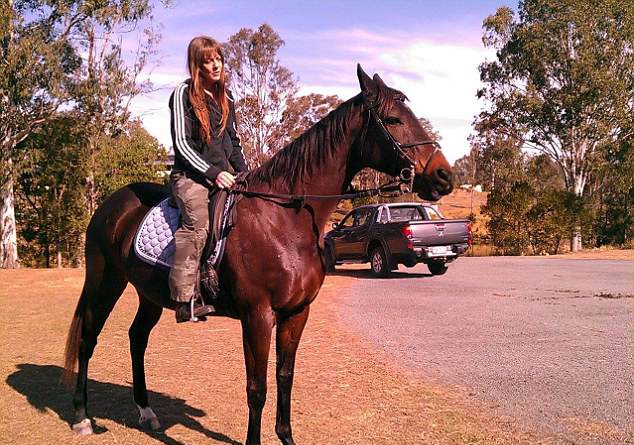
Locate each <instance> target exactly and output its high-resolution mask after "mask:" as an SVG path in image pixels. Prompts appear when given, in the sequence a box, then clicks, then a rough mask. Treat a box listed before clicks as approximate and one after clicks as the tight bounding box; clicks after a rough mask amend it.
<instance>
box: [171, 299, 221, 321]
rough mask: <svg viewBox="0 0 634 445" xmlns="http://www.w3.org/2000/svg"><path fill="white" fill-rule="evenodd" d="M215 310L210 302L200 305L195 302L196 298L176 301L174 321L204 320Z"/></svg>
mask: <svg viewBox="0 0 634 445" xmlns="http://www.w3.org/2000/svg"><path fill="white" fill-rule="evenodd" d="M214 312H216V308H215V307H213V306H212V305H210V304H207V305H202V304H200V303H197V302H196V299H192V300H191V301H177V302H176V307H175V310H174V313H175V315H176V323H183V322H185V321H194V322H196V321H205V320H206V316H207V315H211V314H213V313H214Z"/></svg>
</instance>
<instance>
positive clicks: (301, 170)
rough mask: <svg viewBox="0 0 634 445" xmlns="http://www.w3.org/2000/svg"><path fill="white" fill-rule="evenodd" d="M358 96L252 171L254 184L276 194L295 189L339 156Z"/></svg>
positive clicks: (336, 109) (248, 177)
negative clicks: (333, 157)
mask: <svg viewBox="0 0 634 445" xmlns="http://www.w3.org/2000/svg"><path fill="white" fill-rule="evenodd" d="M357 97H358V96H355V97H353V98H351V99H349V100H347V101H346V102H344V103H342V104H341V105H339V106H338V107H337V108H335V109H334V110H333V111H331V112H330V113H328V115H327V116H326V117H324V118H323V119H321V120H320V121H318V122H317V123H315V124H314V125H313V126H312V127H310V128H309V129H308V130H306V131H305V132H304V133H302V135H301V136H299V137H298V138H297V139H295V140H294V141H292V142H290V143H289V144H288V145H286V146H285V147H284V148H282V149H281V150H280V151H278V152H277V153H276V154H275V155H273V157H272V158H271V159H269V160H268V161H266V162H265V163H264V164H262V165H261V166H260V167H258V168H256V169H255V170H253V171H251V172H250V173H249V174H248V176H247V177H246V179H247V181H248V183H249V184H250V185H255V184H265V185H268V186H270V187H271V188H272V189H275V190H276V191H283V190H286V191H288V190H292V189H293V188H294V187H295V185H296V184H298V183H301V182H302V181H303V180H304V179H305V178H307V177H308V176H310V175H312V173H313V169H314V168H318V167H320V166H321V165H322V164H323V163H325V162H327V161H328V159H330V158H331V157H332V156H334V155H335V154H336V153H337V150H336V148H338V146H339V144H340V143H341V142H342V140H343V138H344V136H345V135H346V133H347V130H348V123H349V120H350V110H351V109H352V107H353V104H354V103H355V99H356V98H357Z"/></svg>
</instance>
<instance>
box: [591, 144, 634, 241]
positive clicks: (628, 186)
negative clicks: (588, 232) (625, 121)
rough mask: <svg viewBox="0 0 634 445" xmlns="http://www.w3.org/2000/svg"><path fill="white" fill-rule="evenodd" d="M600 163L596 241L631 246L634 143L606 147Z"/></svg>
mask: <svg viewBox="0 0 634 445" xmlns="http://www.w3.org/2000/svg"><path fill="white" fill-rule="evenodd" d="M598 163H599V168H598V169H597V171H596V174H595V175H593V178H592V187H593V189H594V190H596V192H595V193H593V195H592V196H593V198H594V199H593V202H592V204H593V211H594V216H595V220H594V230H593V232H594V234H595V236H596V242H597V244H598V245H603V244H616V245H620V246H628V245H629V244H631V242H632V239H634V218H633V216H634V144H633V143H632V142H631V141H628V142H625V143H622V144H618V145H616V144H611V145H607V146H605V147H603V149H602V151H601V156H600V159H599V160H598Z"/></svg>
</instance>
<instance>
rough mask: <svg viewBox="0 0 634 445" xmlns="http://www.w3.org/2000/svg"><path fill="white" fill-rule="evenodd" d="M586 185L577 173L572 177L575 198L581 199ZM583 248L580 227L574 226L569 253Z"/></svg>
mask: <svg viewBox="0 0 634 445" xmlns="http://www.w3.org/2000/svg"><path fill="white" fill-rule="evenodd" d="M585 185H586V178H585V176H584V175H582V174H579V173H577V174H576V175H575V176H574V189H573V192H574V194H575V196H577V197H579V198H580V197H582V196H583V189H584V188H585ZM582 248H583V243H582V240H581V226H580V225H576V226H575V227H574V228H573V229H572V236H571V237H570V251H571V252H578V251H580V250H581V249H582Z"/></svg>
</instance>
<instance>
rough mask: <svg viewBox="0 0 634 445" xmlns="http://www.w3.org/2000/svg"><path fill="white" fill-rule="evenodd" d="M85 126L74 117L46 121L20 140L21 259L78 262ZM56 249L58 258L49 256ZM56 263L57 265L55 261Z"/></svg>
mask: <svg viewBox="0 0 634 445" xmlns="http://www.w3.org/2000/svg"><path fill="white" fill-rule="evenodd" d="M82 142H83V129H82V128H81V126H80V125H78V121H77V119H76V116H74V115H72V114H64V115H59V116H57V117H55V118H54V119H53V120H51V121H49V122H48V124H46V125H45V126H44V127H43V128H41V129H40V130H39V131H38V132H36V133H32V134H31V135H30V136H29V137H28V138H27V139H26V140H24V141H23V142H22V144H21V145H20V148H21V150H20V151H19V153H20V155H21V156H20V157H19V158H17V159H16V164H17V165H16V167H17V169H18V170H19V171H20V175H19V177H18V181H17V184H16V195H17V196H16V219H17V221H18V227H19V228H20V233H19V234H20V236H21V241H22V242H21V243H20V254H21V257H22V263H23V264H25V265H30V266H39V267H42V266H46V267H49V266H51V265H52V264H53V262H55V263H57V261H59V259H62V261H63V263H62V264H65V265H69V264H70V265H74V264H77V263H78V262H79V261H80V253H81V242H82V236H83V233H84V231H85V228H86V224H87V222H88V218H89V214H88V212H87V208H86V202H85V196H84V184H85V171H86V170H85V168H86V165H85V157H84V150H83V146H82ZM57 254H59V257H58V258H59V259H57V260H53V259H52V258H53V257H54V256H57ZM58 265H60V264H58Z"/></svg>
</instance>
